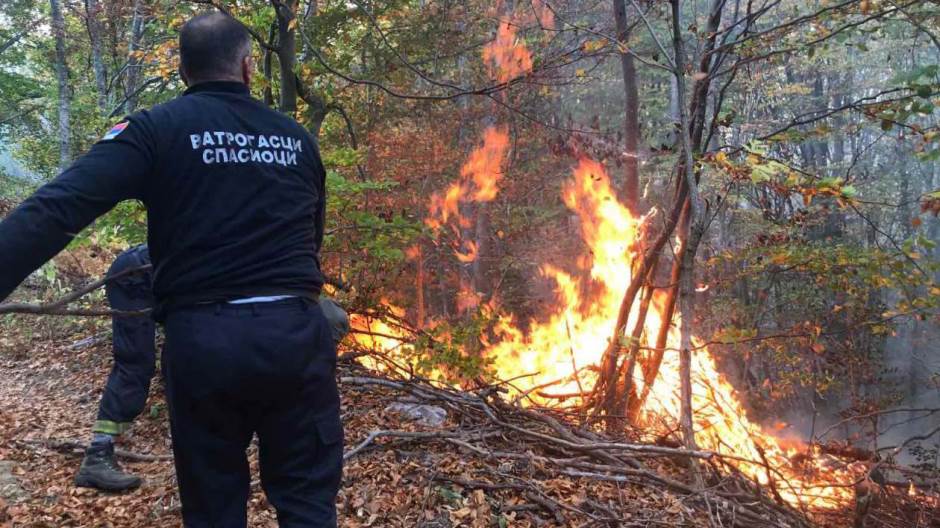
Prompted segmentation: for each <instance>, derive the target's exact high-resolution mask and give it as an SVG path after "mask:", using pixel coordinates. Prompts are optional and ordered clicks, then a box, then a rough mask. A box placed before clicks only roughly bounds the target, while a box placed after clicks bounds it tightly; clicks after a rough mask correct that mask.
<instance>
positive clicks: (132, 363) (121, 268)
mask: <svg viewBox="0 0 940 528" xmlns="http://www.w3.org/2000/svg"><path fill="white" fill-rule="evenodd" d="M148 266H150V253H149V252H148V251H147V246H146V245H140V246H135V247H132V248H130V249H128V250H127V251H124V252H123V253H121V254H120V255H118V257H117V258H116V259H114V263H113V264H111V268H110V269H108V276H109V277H111V278H112V279H111V280H110V281H109V282H108V283H107V284H106V285H105V291H106V292H107V297H108V304H109V305H110V306H111V309H112V310H117V311H121V312H137V311H143V310H151V309H153V305H154V303H153V273H152V269H151V268H150V267H148ZM111 333H112V342H113V345H112V347H113V351H112V352H113V356H114V365H113V366H112V368H111V373H110V374H109V375H108V382H107V384H106V385H105V388H104V394H102V395H101V402H100V403H99V404H98V419H97V420H95V425H94V427H93V428H92V440H91V444H90V445H89V446H88V449H87V450H86V451H85V459H84V460H83V461H82V465H81V468H79V470H78V474H77V475H76V476H75V484H76V485H78V486H83V487H89V488H98V489H102V490H106V491H123V490H128V489H133V488H136V487H137V486H140V483H141V480H140V478H139V477H137V476H134V475H129V474H127V473H124V472H123V471H122V470H121V467H120V466H119V465H118V463H117V461H116V460H115V458H114V440H115V438H116V437H118V436H120V435H121V434H122V433H124V432H125V431H127V430H128V429H129V428H130V426H131V423H132V422H133V421H134V418H137V416H138V415H139V414H140V413H141V412H142V411H143V410H144V405H146V403H147V394H148V393H149V392H150V380H151V379H153V375H154V371H155V370H156V343H155V341H156V323H155V322H154V320H153V319H152V318H151V317H150V316H149V314H148V315H135V316H115V317H114V318H112V320H111Z"/></svg>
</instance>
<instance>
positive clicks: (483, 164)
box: [424, 126, 509, 263]
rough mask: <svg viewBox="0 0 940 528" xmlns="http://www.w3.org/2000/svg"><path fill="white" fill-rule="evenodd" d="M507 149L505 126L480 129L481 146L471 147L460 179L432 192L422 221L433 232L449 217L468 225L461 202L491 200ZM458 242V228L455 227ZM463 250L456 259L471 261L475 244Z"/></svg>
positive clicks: (470, 244)
mask: <svg viewBox="0 0 940 528" xmlns="http://www.w3.org/2000/svg"><path fill="white" fill-rule="evenodd" d="M508 150H509V130H508V129H507V128H506V127H505V126H498V127H497V126H491V127H488V128H487V129H486V130H485V131H484V132H483V145H481V146H479V147H477V148H475V149H474V150H473V152H471V153H470V157H469V158H468V159H467V161H466V163H464V164H463V167H461V169H460V179H458V180H457V181H455V182H453V183H451V184H450V185H449V186H448V187H447V190H446V191H445V192H444V194H443V196H442V195H440V194H438V193H435V194H433V195H432V196H431V201H430V203H429V205H428V213H429V214H428V216H427V218H425V220H424V223H425V225H427V226H428V227H430V228H431V229H433V230H435V231H437V230H439V229H441V228H443V227H444V226H445V225H448V223H449V222H450V220H451V218H454V219H456V223H457V226H458V227H460V228H463V229H466V228H469V227H470V226H471V221H470V219H469V218H467V217H466V216H464V215H463V214H462V213H461V212H460V204H461V203H465V202H470V201H473V202H478V203H481V202H491V201H493V200H494V199H496V195H497V194H498V193H499V182H500V180H502V178H503V171H502V164H503V160H504V159H505V158H506V152H507V151H508ZM456 231H457V234H458V245H460V241H459V230H456ZM464 245H467V246H468V247H469V248H470V249H469V251H467V252H460V251H458V252H457V258H458V260H460V262H465V263H466V262H472V261H474V260H476V258H477V248H476V244H473V242H467V243H466V244H464Z"/></svg>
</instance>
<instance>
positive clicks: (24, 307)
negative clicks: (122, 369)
mask: <svg viewBox="0 0 940 528" xmlns="http://www.w3.org/2000/svg"><path fill="white" fill-rule="evenodd" d="M151 268H152V266H151V265H150V264H146V265H143V266H138V267H135V268H128V269H126V270H123V271H121V272H120V273H115V274H113V275H108V276H105V277H102V278H100V279H98V280H96V281H94V282H92V283H90V284H88V285H86V286H84V287H82V288H79V289H78V290H75V291H73V292H72V293H69V294H68V295H66V296H64V297H61V298H59V299H57V300H55V301H52V302H50V303H44V304H30V303H3V304H0V315H3V314H10V313H20V314H34V315H77V316H84V317H99V316H108V317H113V316H121V317H133V316H140V315H145V314H147V313H149V312H150V310H140V311H120V310H105V309H84V308H79V309H70V308H66V306H68V305H69V304H71V303H73V302H75V301H77V300H78V299H81V298H82V297H84V296H86V295H88V294H89V293H91V292H93V291H95V290H97V289H99V288H101V287H102V286H104V285H106V284H108V283H109V282H111V281H114V280H117V279H120V278H122V277H126V276H128V275H130V274H132V273H138V272H141V271H144V270H149V269H151Z"/></svg>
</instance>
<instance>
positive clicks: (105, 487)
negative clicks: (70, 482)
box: [75, 475, 142, 492]
mask: <svg viewBox="0 0 940 528" xmlns="http://www.w3.org/2000/svg"><path fill="white" fill-rule="evenodd" d="M141 484H142V482H141V481H138V482H136V483H134V484H130V485H126V486H120V485H116V484H107V483H102V482H96V481H94V480H92V479H91V478H88V477H86V476H84V475H76V476H75V485H76V486H78V487H79V488H92V489H96V490H101V491H111V492H120V491H131V490H135V489H137V488H139V487H140V485H141Z"/></svg>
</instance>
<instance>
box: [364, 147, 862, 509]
mask: <svg viewBox="0 0 940 528" xmlns="http://www.w3.org/2000/svg"><path fill="white" fill-rule="evenodd" d="M563 198H564V201H565V204H566V205H567V206H568V207H569V208H570V209H571V210H572V211H573V212H575V213H576V214H577V215H578V217H579V218H580V220H581V232H582V237H583V239H584V242H585V244H586V246H587V247H588V248H589V251H588V253H587V254H588V255H590V257H587V258H582V259H581V263H583V264H584V265H585V266H586V268H585V269H583V270H580V271H583V272H586V273H581V274H579V276H574V275H572V274H570V273H568V272H565V271H563V270H561V269H559V268H557V267H555V266H553V265H550V264H546V265H543V266H542V268H541V269H542V273H544V274H545V275H546V276H547V277H549V278H551V279H552V280H553V281H554V282H555V284H556V293H557V294H558V297H559V301H558V302H557V304H556V306H557V307H558V308H557V309H556V310H554V312H553V313H551V314H546V316H545V317H543V318H541V319H540V320H538V321H532V322H530V323H529V324H528V325H526V326H525V329H523V327H521V326H520V325H517V324H516V321H514V319H513V317H512V316H510V315H505V316H501V317H500V319H499V322H498V324H497V325H496V328H495V330H494V332H495V334H496V336H497V339H496V340H495V342H493V343H491V344H490V345H489V346H488V347H486V348H485V349H484V351H483V354H484V356H485V357H487V358H489V359H490V360H492V365H493V370H494V372H495V374H496V376H497V377H498V378H499V379H514V380H515V381H513V387H514V388H515V390H516V391H517V392H518V393H519V394H525V395H526V399H528V400H530V401H531V402H534V403H536V404H553V405H558V403H557V401H556V400H557V398H553V397H552V394H557V395H566V396H569V397H568V398H567V401H566V402H565V403H563V405H570V406H577V405H579V404H581V403H582V398H581V397H580V396H570V395H572V394H574V395H579V394H582V392H583V393H584V394H587V393H589V392H590V391H591V389H592V388H593V386H594V383H595V382H596V374H595V371H596V367H597V366H598V365H599V364H600V361H601V357H602V355H603V352H604V350H605V348H606V347H607V342H608V339H609V338H610V335H611V334H612V332H613V329H614V324H615V319H616V313H617V308H618V306H619V303H620V296H621V295H622V292H623V291H624V289H625V288H626V287H627V285H628V284H629V282H630V269H631V261H632V259H634V258H636V255H635V254H634V253H633V252H632V251H631V247H633V246H634V242H635V240H636V237H637V236H638V234H639V231H640V226H641V224H642V221H643V219H642V218H636V217H634V216H632V215H631V214H630V212H629V211H628V210H627V209H626V208H625V207H623V205H621V204H620V202H619V201H618V200H617V198H616V197H615V195H614V191H613V189H612V188H611V185H610V180H609V178H608V176H607V174H606V172H605V171H604V169H603V167H602V166H601V165H600V164H599V163H597V162H594V161H590V160H582V161H581V162H580V163H579V164H578V166H577V168H576V169H575V171H574V179H573V180H572V181H571V182H569V183H568V184H567V185H566V186H565V188H564V191H563ZM589 287H590V288H589ZM589 289H590V290H591V291H595V292H597V293H595V294H593V296H589V295H588V293H587V292H588V290H589ZM652 304H653V306H652V310H655V311H656V312H657V313H655V314H654V313H651V314H650V317H648V319H647V321H648V322H647V327H646V332H645V335H647V336H655V335H656V334H657V332H658V324H660V321H661V316H659V315H658V310H659V306H658V305H659V303H658V302H657V300H656V299H654V302H653V303H652ZM396 310H397V309H396ZM399 313H401V312H399ZM635 316H636V314H634V318H635ZM366 325H367V326H366ZM354 326H357V327H359V328H362V329H366V328H368V331H369V332H370V333H371V335H361V336H359V337H358V338H357V339H358V340H359V344H360V345H363V346H365V347H367V348H370V349H378V350H381V351H382V352H383V353H386V354H388V355H390V356H392V357H394V356H396V351H397V350H400V349H401V348H402V347H403V346H406V345H405V344H404V343H405V341H406V338H405V334H404V333H403V332H402V331H401V330H400V329H398V328H396V327H394V326H390V325H388V324H386V323H383V322H381V321H376V320H367V319H364V318H359V319H356V320H354ZM676 329H677V325H676V324H675V323H673V325H672V329H671V330H670V339H669V345H668V348H669V349H672V350H675V348H676V345H677V343H678V335H677V330H676ZM653 345H654V343H651V342H650V343H647V346H649V347H652V346H653ZM676 356H677V354H675V353H668V352H667V354H666V356H665V360H664V362H663V364H662V367H661V369H660V371H659V375H658V377H657V378H656V380H655V382H654V383H653V384H651V386H650V387H649V391H650V396H649V397H648V398H647V400H646V404H645V407H644V408H643V410H642V416H641V421H642V422H643V423H646V424H648V425H650V426H651V427H658V426H659V425H658V424H662V423H664V422H665V423H668V422H673V421H675V420H676V418H677V417H678V416H679V396H678V387H679V366H678V358H677V357H676ZM693 378H694V386H693V407H694V409H695V424H696V442H697V444H698V446H699V447H700V448H702V449H705V450H708V451H713V452H715V453H718V454H721V455H724V456H726V457H729V459H732V460H733V461H734V465H735V466H736V468H737V469H738V470H739V471H741V472H742V473H744V474H746V475H748V476H749V477H751V478H752V479H754V480H755V481H757V482H759V483H760V484H761V485H763V486H766V487H768V488H772V489H773V490H774V492H775V493H776V494H777V495H779V496H780V497H781V498H783V499H784V500H786V501H787V502H789V503H790V504H792V505H794V506H803V507H810V508H835V507H840V506H844V505H845V504H846V503H847V501H850V500H851V499H852V497H853V491H852V488H851V484H852V482H853V481H854V480H855V478H857V477H856V475H855V474H854V472H852V471H850V470H837V469H836V468H827V467H823V460H824V459H823V458H821V457H820V456H817V455H818V453H810V454H809V455H810V456H806V455H807V453H806V449H807V448H806V447H805V446H802V445H801V444H800V443H794V442H792V441H784V440H781V439H778V438H777V437H775V436H774V435H772V434H768V433H766V432H764V431H763V429H762V428H761V426H760V425H758V424H756V423H754V422H752V421H750V420H749V419H748V418H747V412H746V410H745V409H744V406H743V404H742V403H741V402H740V401H739V399H738V397H737V395H736V392H735V390H734V388H733V386H732V385H731V384H730V383H728V382H727V381H726V380H725V378H724V376H723V375H722V374H721V373H720V372H719V370H718V368H717V366H716V364H715V362H714V360H713V358H712V357H711V356H710V355H709V353H708V351H707V349H706V348H700V349H699V350H697V351H696V353H695V354H694V363H693ZM635 381H636V383H637V387H638V388H639V389H642V388H643V379H642V376H638V377H637V379H636V380H635ZM543 387H544V388H546V390H547V389H548V388H550V389H551V392H549V393H546V392H537V391H536V389H539V388H543ZM797 460H799V461H801V463H800V464H797V463H796V462H794V461H797ZM823 474H825V475H826V479H827V482H821V480H822V478H820V475H823Z"/></svg>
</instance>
